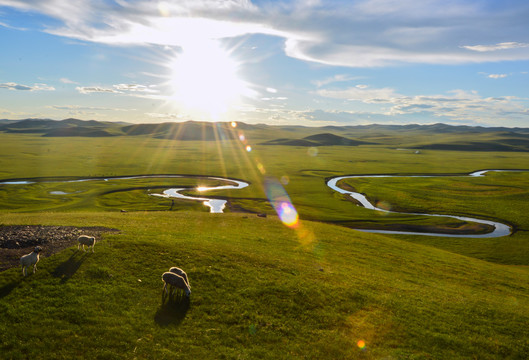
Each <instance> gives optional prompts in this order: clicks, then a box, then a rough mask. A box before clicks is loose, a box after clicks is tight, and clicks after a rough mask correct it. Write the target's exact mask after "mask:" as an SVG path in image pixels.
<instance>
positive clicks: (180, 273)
mask: <svg viewBox="0 0 529 360" xmlns="http://www.w3.org/2000/svg"><path fill="white" fill-rule="evenodd" d="M169 272H172V273H175V274H176V275H180V276H181V277H183V278H184V280H185V281H186V283H187V286H189V288H190V289H191V285H189V279H188V278H187V274H186V272H185V271H184V270H182V269H180V268H177V267H176V266H173V267H172V268H170V269H169Z"/></svg>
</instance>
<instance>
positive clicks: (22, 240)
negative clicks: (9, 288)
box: [0, 225, 119, 271]
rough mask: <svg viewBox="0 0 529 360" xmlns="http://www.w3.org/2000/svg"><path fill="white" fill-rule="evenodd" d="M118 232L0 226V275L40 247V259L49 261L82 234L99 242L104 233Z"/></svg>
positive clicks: (91, 227) (103, 228) (93, 228)
mask: <svg viewBox="0 0 529 360" xmlns="http://www.w3.org/2000/svg"><path fill="white" fill-rule="evenodd" d="M118 231H119V230H118V229H111V228H106V227H102V226H90V227H75V226H42V225H4V226H0V271H4V270H6V269H9V268H11V267H13V266H19V262H20V257H21V256H22V255H24V254H29V253H30V252H32V251H33V249H34V248H35V246H37V245H39V246H41V247H42V252H41V256H42V257H47V256H51V255H53V254H55V253H57V252H59V251H61V250H63V249H66V248H67V247H70V246H72V245H75V244H76V243H77V238H78V237H79V235H81V234H86V235H90V236H95V238H96V240H99V239H100V238H101V234H102V233H106V232H118Z"/></svg>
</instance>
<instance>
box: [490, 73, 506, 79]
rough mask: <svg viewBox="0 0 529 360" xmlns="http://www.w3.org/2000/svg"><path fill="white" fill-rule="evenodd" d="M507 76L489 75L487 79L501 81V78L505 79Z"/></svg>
mask: <svg viewBox="0 0 529 360" xmlns="http://www.w3.org/2000/svg"><path fill="white" fill-rule="evenodd" d="M507 76H508V75H507V74H489V75H487V77H489V78H491V79H503V78H506V77H507Z"/></svg>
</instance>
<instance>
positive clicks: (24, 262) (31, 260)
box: [20, 246, 42, 276]
mask: <svg viewBox="0 0 529 360" xmlns="http://www.w3.org/2000/svg"><path fill="white" fill-rule="evenodd" d="M41 251H42V248H41V247H40V246H36V247H35V250H33V252H31V253H29V254H26V255H23V256H22V257H21V258H20V265H21V266H22V275H24V276H26V275H27V274H28V271H27V268H28V267H29V266H31V265H33V274H34V273H35V271H36V270H37V263H38V262H39V253H40V252H41Z"/></svg>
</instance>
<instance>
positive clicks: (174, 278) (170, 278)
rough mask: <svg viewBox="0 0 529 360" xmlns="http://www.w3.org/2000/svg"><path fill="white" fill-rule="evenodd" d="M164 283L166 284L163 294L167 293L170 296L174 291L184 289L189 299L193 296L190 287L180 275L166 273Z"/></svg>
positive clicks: (163, 278)
mask: <svg viewBox="0 0 529 360" xmlns="http://www.w3.org/2000/svg"><path fill="white" fill-rule="evenodd" d="M162 281H163V284H164V285H163V290H162V292H165V293H167V294H169V295H170V294H171V293H172V292H173V290H178V289H182V290H184V292H185V294H186V295H187V296H188V297H189V296H190V295H191V290H190V289H189V285H188V284H187V282H186V281H185V279H184V278H183V277H181V276H180V275H177V274H175V273H173V272H164V273H163V274H162ZM167 285H169V291H168V290H167Z"/></svg>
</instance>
